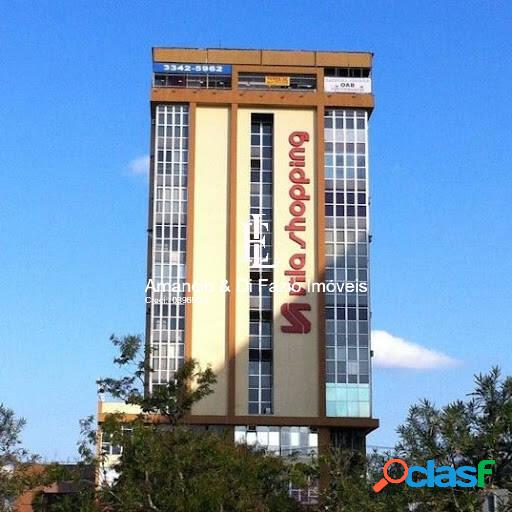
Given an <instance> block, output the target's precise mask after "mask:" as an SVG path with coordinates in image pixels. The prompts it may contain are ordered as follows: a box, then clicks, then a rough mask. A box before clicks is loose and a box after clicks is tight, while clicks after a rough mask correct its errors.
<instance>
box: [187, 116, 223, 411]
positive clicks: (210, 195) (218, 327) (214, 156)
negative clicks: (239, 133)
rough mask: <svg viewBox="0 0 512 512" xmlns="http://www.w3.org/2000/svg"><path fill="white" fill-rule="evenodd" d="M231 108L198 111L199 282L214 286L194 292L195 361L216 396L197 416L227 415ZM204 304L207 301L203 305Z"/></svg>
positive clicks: (196, 278)
mask: <svg viewBox="0 0 512 512" xmlns="http://www.w3.org/2000/svg"><path fill="white" fill-rule="evenodd" d="M228 138H229V109H228V108H227V107H226V108H224V107H199V106H198V107H197V111H196V142H195V190H194V233H193V235H192V236H193V243H194V254H193V281H194V283H195V284H196V285H198V284H199V285H204V284H207V283H211V284H212V286H213V288H214V290H213V291H212V292H209V293H205V292H194V293H193V296H194V297H195V298H196V300H197V302H194V304H193V306H192V308H193V314H192V357H193V358H195V359H197V360H198V361H199V362H200V363H201V365H202V366H205V365H206V364H211V366H212V368H213V370H214V372H215V373H216V375H217V384H216V386H215V393H214V394H212V395H210V396H209V397H206V398H205V399H203V400H202V401H201V402H199V403H198V404H197V405H196V406H194V408H193V411H192V412H193V414H203V415H209V414H220V415H224V414H227V371H226V368H227V364H226V294H225V293H224V292H223V291H222V290H221V287H220V284H221V283H222V282H223V281H224V280H225V279H227V277H226V271H227V257H228V252H227V226H228V217H227V215H228V211H227V208H225V207H223V206H221V207H219V208H215V207H214V205H215V204H219V205H227V204H228V151H229V144H228V140H229V139H228ZM200 299H201V300H200Z"/></svg>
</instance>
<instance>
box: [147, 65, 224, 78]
mask: <svg viewBox="0 0 512 512" xmlns="http://www.w3.org/2000/svg"><path fill="white" fill-rule="evenodd" d="M153 72H154V73H170V74H178V75H181V74H196V75H206V74H208V75H230V74H231V65H228V64H199V63H184V62H154V63H153Z"/></svg>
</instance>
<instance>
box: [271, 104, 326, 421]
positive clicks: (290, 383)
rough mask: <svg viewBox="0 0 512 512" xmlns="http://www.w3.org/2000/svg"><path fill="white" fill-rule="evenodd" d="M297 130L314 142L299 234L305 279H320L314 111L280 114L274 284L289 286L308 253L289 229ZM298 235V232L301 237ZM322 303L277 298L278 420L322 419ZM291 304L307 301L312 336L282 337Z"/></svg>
mask: <svg viewBox="0 0 512 512" xmlns="http://www.w3.org/2000/svg"><path fill="white" fill-rule="evenodd" d="M294 131H306V132H308V133H309V136H310V139H309V142H306V143H304V147H305V155H306V166H305V169H306V174H307V177H308V178H309V179H310V180H311V183H310V184H309V185H306V191H307V193H308V194H309V195H310V196H311V199H310V200H309V201H305V203H306V213H305V217H306V231H305V235H304V232H302V233H300V234H301V235H303V236H304V237H305V240H306V251H305V252H306V265H305V269H306V278H307V280H308V281H310V282H311V281H315V280H316V258H315V253H316V251H315V227H316V201H315V197H314V195H315V194H314V191H315V173H316V165H315V146H316V143H315V133H316V132H315V111H314V110H313V109H308V110H281V111H279V112H277V113H276V115H275V117H274V261H275V268H274V281H275V282H276V283H279V284H284V283H285V282H286V281H287V280H288V278H287V277H285V275H284V272H285V270H287V269H289V263H288V261H289V258H290V256H291V255H292V254H294V253H296V252H303V251H302V250H301V249H300V247H299V246H298V245H297V244H296V243H294V242H293V241H291V240H290V238H289V236H288V232H287V231H285V229H284V227H285V226H286V225H287V224H288V223H289V221H290V219H291V214H290V212H289V206H290V203H291V202H292V199H291V198H290V197H289V189H290V186H291V185H292V183H291V182H290V179H289V171H290V169H291V167H290V166H289V162H290V158H289V151H290V149H291V147H292V146H291V145H290V143H289V141H288V138H289V136H290V134H291V133H292V132H294ZM298 234H299V233H298ZM317 301H318V297H317V295H316V294H315V293H312V292H310V293H308V294H307V295H306V296H305V297H290V296H289V294H288V292H287V291H286V290H278V291H276V292H275V293H274V414H275V415H276V416H317V415H318V383H319V377H318V342H319V341H318V331H317V327H318V325H317V323H318V322H317V318H318V310H317ZM286 302H307V303H309V304H310V306H311V311H309V312H306V313H305V316H306V317H307V318H308V319H309V320H310V321H311V331H310V332H309V333H307V334H288V333H283V332H281V326H283V325H288V322H287V321H286V320H285V319H284V318H282V316H281V305H282V304H283V303H286Z"/></svg>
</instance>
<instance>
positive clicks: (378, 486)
mask: <svg viewBox="0 0 512 512" xmlns="http://www.w3.org/2000/svg"><path fill="white" fill-rule="evenodd" d="M392 464H399V465H400V466H402V467H403V468H404V473H403V475H402V476H400V477H399V478H391V477H390V476H389V473H388V471H389V466H391V465H392ZM382 473H383V474H384V478H381V479H380V480H379V481H378V482H377V483H376V484H375V485H374V486H373V490H374V491H375V492H380V491H382V489H384V487H386V485H388V484H401V483H402V482H404V481H405V479H406V478H407V475H408V474H409V466H408V465H407V462H405V460H402V459H389V460H388V461H387V462H386V464H384V468H383V469H382Z"/></svg>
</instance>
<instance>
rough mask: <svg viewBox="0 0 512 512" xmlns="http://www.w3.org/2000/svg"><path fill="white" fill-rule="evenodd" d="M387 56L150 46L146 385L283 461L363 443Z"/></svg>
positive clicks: (202, 421) (194, 417)
mask: <svg viewBox="0 0 512 512" xmlns="http://www.w3.org/2000/svg"><path fill="white" fill-rule="evenodd" d="M371 66H372V54H370V53H347V52H314V51H274V50H221V49H182V48H154V49H153V80H152V88H151V159H150V166H151V167H150V198H149V225H148V235H149V236H148V287H147V298H146V303H147V304H146V308H147V309H146V315H147V317H146V343H147V355H148V364H149V366H150V367H151V370H152V371H151V372H149V373H148V375H147V392H151V390H152V389H153V388H154V387H155V386H158V385H162V384H164V383H165V382H167V381H168V380H169V379H171V378H172V377H173V372H174V371H175V370H176V369H177V368H179V366H180V365H181V364H182V363H183V361H184V360H185V359H186V358H194V359H196V360H198V361H199V363H200V364H201V365H202V366H203V367H204V366H206V365H211V367H212V369H213V370H214V372H215V373H216V375H217V384H216V385H215V392H214V393H213V394H212V395H210V396H209V397H207V398H205V399H204V400H203V401H201V402H200V403H198V404H196V406H195V407H194V409H193V411H192V413H191V415H190V417H189V418H188V421H189V422H190V423H192V424H197V425H201V426H204V427H207V428H223V429H225V428H228V429H232V430H233V436H234V439H236V440H239V441H246V442H249V443H257V444H259V445H260V446H264V447H266V448H268V449H270V450H272V451H275V452H278V453H283V454H286V453H290V452H305V453H310V452H317V451H318V450H322V449H324V448H325V447H327V446H329V445H331V444H335V445H340V446H346V447H358V448H363V447H364V442H365V441H364V440H365V436H366V434H367V433H369V432H370V431H372V430H374V429H375V428H377V426H378V420H376V419H374V418H373V417H372V407H371V344H370V316H371V313H370V302H369V243H370V226H369V204H370V198H369V181H368V122H369V118H370V115H371V112H372V109H373V106H374V97H373V94H372V89H371Z"/></svg>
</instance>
